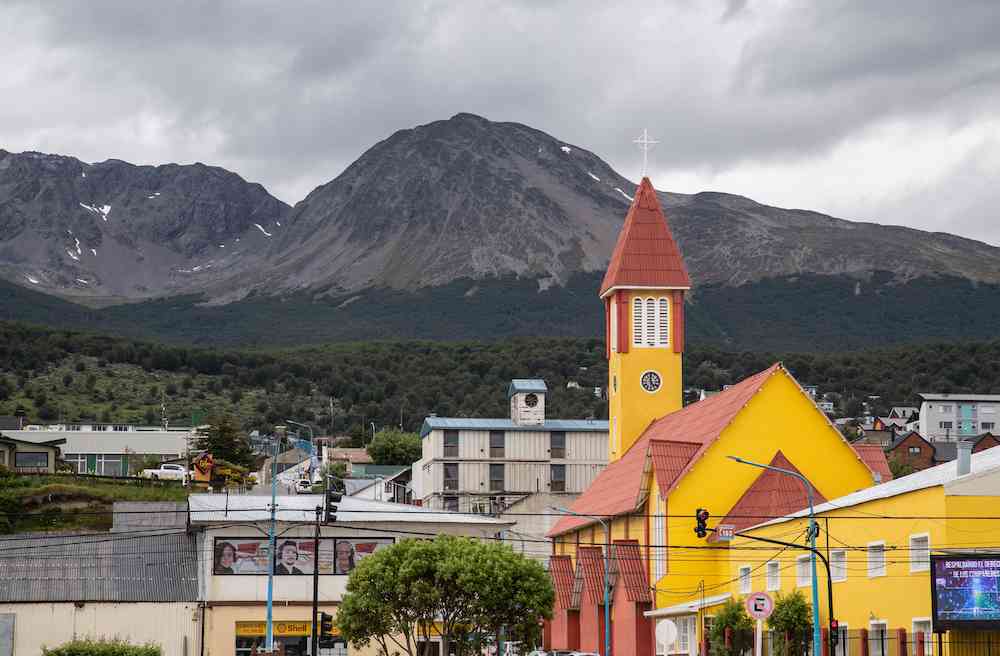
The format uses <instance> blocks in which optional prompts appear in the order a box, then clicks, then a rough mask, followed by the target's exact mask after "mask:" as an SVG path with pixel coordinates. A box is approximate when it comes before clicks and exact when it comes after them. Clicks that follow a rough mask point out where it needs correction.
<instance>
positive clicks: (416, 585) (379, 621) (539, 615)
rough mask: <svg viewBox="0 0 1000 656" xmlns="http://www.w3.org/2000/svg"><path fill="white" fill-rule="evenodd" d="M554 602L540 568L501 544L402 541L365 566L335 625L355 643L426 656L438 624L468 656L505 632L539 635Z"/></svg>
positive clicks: (455, 539)
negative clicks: (431, 637)
mask: <svg viewBox="0 0 1000 656" xmlns="http://www.w3.org/2000/svg"><path fill="white" fill-rule="evenodd" d="M554 598H555V593H554V592H553V590H552V584H551V582H550V580H549V577H548V576H547V575H546V573H545V570H544V569H543V568H542V566H541V564H539V563H538V562H537V561H534V560H531V559H528V558H525V557H524V556H522V555H520V554H516V553H514V551H513V550H512V549H511V548H510V547H508V546H506V545H503V544H499V543H490V544H484V543H482V542H479V541H477V540H473V539H470V538H462V537H453V536H447V535H440V536H438V537H437V538H435V539H434V540H403V541H401V542H398V543H397V544H395V545H393V546H391V547H389V548H387V549H383V550H381V551H377V552H375V553H374V554H373V555H371V556H368V557H367V558H365V559H364V560H362V561H361V562H360V564H358V566H357V567H356V568H355V569H354V571H353V572H352V573H351V576H350V578H349V579H348V581H347V594H346V595H345V596H344V599H343V601H342V602H341V606H340V609H339V611H338V612H337V626H338V628H339V629H340V631H341V634H342V635H343V636H344V637H345V638H346V639H347V640H348V641H349V642H351V643H352V644H356V645H358V646H361V647H364V646H367V645H368V644H370V643H372V642H374V643H375V644H376V645H377V646H378V647H379V649H380V651H381V653H385V654H392V653H401V654H407V655H408V656H421V655H422V654H423V653H425V651H426V653H429V649H427V646H428V645H429V644H430V643H429V641H428V638H429V637H430V636H431V635H432V631H433V628H434V627H435V625H436V624H437V625H438V626H440V629H441V636H442V638H443V641H444V642H445V644H451V643H453V644H454V645H455V649H456V652H457V654H458V656H465V655H468V654H474V653H475V654H478V653H481V652H482V649H483V647H485V646H486V645H488V644H491V643H493V642H494V641H495V640H496V639H497V634H498V633H499V631H500V629H501V627H504V628H505V629H506V631H507V632H508V635H516V636H519V637H520V636H528V637H532V636H537V631H538V623H539V621H540V620H542V619H548V618H551V617H552V604H553V601H554ZM421 643H422V644H423V645H425V647H424V649H421V647H420V644H421Z"/></svg>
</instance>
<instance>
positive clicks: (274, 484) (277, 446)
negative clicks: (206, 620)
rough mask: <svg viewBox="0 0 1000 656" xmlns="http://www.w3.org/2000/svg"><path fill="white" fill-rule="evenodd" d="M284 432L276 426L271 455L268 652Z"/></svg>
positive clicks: (268, 647) (271, 647)
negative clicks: (279, 454)
mask: <svg viewBox="0 0 1000 656" xmlns="http://www.w3.org/2000/svg"><path fill="white" fill-rule="evenodd" d="M284 434H285V427H284V426H275V427H274V453H273V454H272V455H271V524H270V526H268V529H267V545H268V547H267V560H268V564H267V629H266V631H265V632H264V645H265V649H266V650H267V653H268V654H273V653H274V556H275V542H276V534H277V510H278V453H280V452H281V438H282V436H283V435H284Z"/></svg>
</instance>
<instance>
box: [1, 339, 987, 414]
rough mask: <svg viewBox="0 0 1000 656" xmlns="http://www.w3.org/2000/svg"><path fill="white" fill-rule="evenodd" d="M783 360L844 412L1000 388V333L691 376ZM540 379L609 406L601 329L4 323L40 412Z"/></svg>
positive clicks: (264, 410) (564, 393)
mask: <svg viewBox="0 0 1000 656" xmlns="http://www.w3.org/2000/svg"><path fill="white" fill-rule="evenodd" d="M776 360H782V361H784V362H785V364H786V366H787V367H788V368H789V369H790V370H791V371H792V373H793V374H794V375H795V376H796V377H797V378H798V379H799V381H800V382H802V383H810V384H814V385H818V386H819V387H820V390H821V391H822V392H833V393H837V394H839V395H841V397H842V400H841V404H840V408H841V409H842V410H848V409H851V410H856V408H857V404H858V403H859V401H860V400H862V399H864V398H866V397H868V396H878V397H880V399H879V401H878V404H880V405H881V406H883V407H884V406H888V405H894V404H911V403H915V402H916V396H915V394H916V393H917V392H920V391H935V392H954V391H974V392H980V393H985V392H994V393H995V392H998V391H1000V340H993V341H988V342H976V343H972V342H970V343H958V344H928V345H922V346H907V347H899V348H893V349H884V350H870V351H859V352H850V353H822V354H803V353H785V354H776V353H766V352H750V351H743V352H729V351H725V350H721V349H719V348H716V347H705V346H698V345H691V346H690V347H689V348H688V350H687V354H686V357H685V374H684V375H685V386H686V387H689V388H690V387H699V388H707V389H718V388H720V387H721V386H722V385H724V384H727V383H733V382H736V381H738V380H740V379H741V378H743V377H745V376H747V375H748V374H750V373H753V372H755V371H759V370H761V369H763V368H765V367H767V366H768V365H769V364H771V363H772V362H774V361H776ZM529 376H530V377H540V378H544V379H545V380H546V381H547V383H548V385H549V388H550V390H551V393H550V396H549V401H548V403H547V411H548V414H549V416H552V417H565V418H584V417H590V416H594V417H604V416H606V404H605V402H604V401H603V400H602V399H600V398H597V397H595V395H594V392H593V388H594V387H601V388H603V387H604V386H605V384H606V383H605V381H606V377H607V366H606V362H605V359H604V345H603V343H602V341H601V340H598V339H586V338H551V339H542V338H533V339H532V338H516V339H510V340H505V341H501V342H492V343H477V342H460V343H440V342H420V341H409V342H399V341H395V342H367V343H344V344H335V345H329V346H322V347H308V348H302V349H291V350H270V351H252V350H212V349H200V348H189V347H177V346H164V345H160V344H155V343H151V342H140V341H134V340H129V339H124V338H115V337H107V336H100V335H94V334H89V333H76V332H66V331H57V330H50V329H43V328H37V327H32V326H25V325H22V324H15V323H0V414H14V413H15V412H16V411H17V410H18V409H20V410H22V411H23V412H24V413H26V415H27V417H28V418H29V419H30V420H31V421H47V422H54V421H60V420H62V421H75V420H78V419H96V420H99V421H105V422H128V423H158V421H159V418H160V407H161V403H163V404H164V405H165V406H166V409H167V414H168V416H169V418H170V420H171V423H173V424H184V425H186V424H189V423H190V422H191V421H192V420H195V421H198V420H200V418H203V417H205V416H207V415H209V414H211V413H215V412H230V413H235V414H238V415H239V417H240V418H241V420H242V422H243V423H244V425H245V426H246V427H247V428H267V427H268V426H269V425H272V424H274V423H278V422H282V421H284V420H285V419H296V420H298V421H308V422H310V423H313V424H314V425H316V426H317V428H318V430H319V432H321V433H327V432H330V431H331V430H332V431H335V432H345V431H354V432H360V431H361V430H362V427H369V425H370V422H372V421H374V422H375V423H376V425H377V426H379V427H381V426H387V425H398V424H399V423H400V421H401V418H402V423H403V425H404V427H405V428H407V429H410V430H415V429H417V428H418V427H419V426H420V423H421V422H422V420H423V418H424V417H425V416H426V415H428V414H429V413H432V412H435V413H437V414H438V415H452V416H456V415H457V416H506V414H507V413H508V411H509V409H508V406H507V399H506V385H507V383H508V382H509V381H510V379H511V378H514V377H529ZM570 382H575V383H577V384H578V385H579V386H580V387H579V388H575V387H574V388H567V383H570ZM331 400H332V407H333V414H332V417H331V413H330V408H331Z"/></svg>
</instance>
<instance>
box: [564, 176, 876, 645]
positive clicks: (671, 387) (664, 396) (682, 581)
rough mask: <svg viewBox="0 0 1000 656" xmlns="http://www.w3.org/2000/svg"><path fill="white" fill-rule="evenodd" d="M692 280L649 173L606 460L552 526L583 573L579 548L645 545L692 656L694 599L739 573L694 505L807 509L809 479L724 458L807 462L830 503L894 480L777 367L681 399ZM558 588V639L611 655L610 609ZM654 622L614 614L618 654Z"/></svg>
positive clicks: (628, 235)
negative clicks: (607, 635)
mask: <svg viewBox="0 0 1000 656" xmlns="http://www.w3.org/2000/svg"><path fill="white" fill-rule="evenodd" d="M688 286H689V283H688V282H687V273H686V272H685V270H684V265H683V262H682V261H681V259H680V255H679V252H678V249H677V246H676V244H675V243H674V241H673V238H672V237H671V235H670V230H669V228H668V227H667V223H666V218H665V217H664V215H663V212H662V209H661V208H660V204H659V201H658V199H657V197H656V192H655V191H654V190H653V187H652V185H651V184H650V182H649V180H648V179H644V180H643V181H642V184H641V185H640V187H639V189H638V191H637V192H636V196H635V200H634V201H633V203H632V207H631V208H630V209H629V213H628V216H627V217H626V219H625V224H624V226H623V228H622V233H621V236H620V237H619V241H618V244H617V246H616V248H615V251H614V254H613V256H612V259H611V263H610V265H609V269H608V273H607V275H606V276H605V279H604V283H603V285H602V289H601V295H602V297H603V298H604V300H605V307H606V309H607V320H606V330H607V338H608V344H609V348H608V354H607V355H608V358H609V459H610V464H609V466H608V468H607V469H606V470H605V471H604V472H602V473H601V474H600V475H599V476H598V477H597V479H596V480H595V481H594V483H593V484H592V485H591V486H590V488H588V489H587V491H586V492H584V493H583V494H582V495H581V496H580V498H579V499H578V500H577V501H576V502H575V503H574V504H573V505H572V507H571V509H570V510H571V511H572V512H573V513H575V515H573V516H567V517H564V518H563V519H562V520H560V522H559V523H557V524H556V526H555V527H554V528H553V529H552V531H551V532H550V533H549V535H550V537H551V538H552V539H553V555H554V556H555V557H557V558H569V559H571V560H572V561H573V563H576V572H577V574H576V576H577V578H578V579H579V578H580V577H582V576H583V575H584V572H583V571H582V570H581V568H580V567H579V563H578V562H577V559H576V554H577V549H578V548H579V547H581V546H591V545H597V546H602V547H603V546H605V545H606V543H613V544H618V543H621V545H622V546H625V543H626V542H630V541H634V542H637V543H638V544H639V545H640V547H641V553H642V554H643V557H644V559H645V568H646V570H647V571H648V576H649V582H650V587H651V588H652V589H653V590H654V592H655V594H654V595H653V598H652V602H651V603H650V609H649V610H648V614H647V616H648V617H656V616H659V615H663V614H664V613H665V612H666V611H665V610H664V609H666V610H667V611H669V612H667V613H666V614H672V615H675V616H677V618H678V620H679V622H678V624H679V626H680V627H681V629H682V640H683V644H684V645H685V649H687V650H688V651H684V650H678V652H677V653H691V654H694V653H696V650H695V646H696V645H697V644H698V640H699V639H700V637H701V634H700V630H699V629H698V627H697V626H696V623H695V621H694V620H695V616H696V615H695V613H694V612H690V611H689V605H690V604H691V603H694V602H697V603H699V604H702V603H707V602H708V600H710V599H711V598H713V597H719V596H720V595H722V594H723V593H728V591H729V586H730V582H729V579H730V578H731V574H730V559H729V555H728V550H726V549H725V548H712V547H713V546H716V545H714V544H713V543H712V542H710V541H709V540H708V539H707V538H699V537H697V536H696V535H695V534H694V532H693V530H692V529H693V527H694V519H693V516H694V514H695V511H696V509H698V508H707V509H709V510H710V511H711V512H712V513H714V514H716V515H727V514H729V513H730V511H731V509H733V508H735V507H736V506H737V504H740V503H741V502H742V506H741V507H744V508H745V507H747V504H750V505H751V506H753V509H754V512H753V513H743V514H744V515H754V517H753V518H750V517H746V516H733V517H730V518H729V520H727V521H728V523H732V524H735V525H736V526H737V528H743V527H746V526H749V525H751V524H754V523H758V522H759V521H760V520H761V519H763V518H771V517H780V516H783V515H785V514H787V513H789V512H793V511H796V510H799V509H801V508H803V507H805V506H806V498H805V494H804V492H803V490H802V488H801V487H799V486H797V485H788V484H786V483H785V482H784V481H780V482H777V483H775V482H773V481H772V480H771V478H770V477H763V478H762V477H760V476H759V474H760V470H758V469H754V468H751V467H747V466H743V465H738V464H736V463H734V462H733V461H731V460H729V459H728V456H730V455H736V456H741V457H743V458H746V459H748V460H753V461H756V462H760V463H764V464H768V463H775V464H780V465H781V466H783V467H787V468H791V469H794V470H797V471H798V472H800V473H802V474H803V475H804V476H806V477H807V478H808V479H809V480H810V481H812V482H813V485H814V487H815V488H816V490H817V498H818V499H821V500H825V499H828V498H834V497H839V496H842V495H845V494H849V493H851V492H855V491H858V490H863V489H865V488H868V487H870V486H871V485H872V484H873V483H874V482H876V474H875V472H874V471H873V468H874V469H875V470H877V471H878V475H879V476H881V477H882V480H885V479H886V478H888V468H887V466H886V464H885V457H884V455H882V453H881V450H875V451H874V452H872V451H864V452H861V453H859V452H858V451H856V450H855V449H853V448H852V446H851V445H850V444H848V443H847V441H846V440H845V439H844V437H843V436H842V435H841V434H840V432H839V431H837V430H836V428H835V427H834V426H833V425H832V424H831V423H830V421H829V420H828V419H827V417H826V415H825V414H824V413H822V412H821V411H820V410H819V409H818V408H817V407H816V405H815V403H814V402H813V400H812V399H811V398H810V397H809V396H808V395H807V394H806V393H805V392H804V391H803V390H802V388H801V387H800V386H799V385H798V383H797V382H796V381H795V380H794V378H792V376H791V375H790V374H789V373H788V371H786V370H785V369H784V367H782V366H781V365H780V364H775V365H773V366H771V367H769V368H768V369H766V370H764V371H762V372H759V373H757V374H755V375H753V376H751V377H749V378H747V379H745V380H743V381H741V382H739V383H737V384H735V385H732V386H730V387H729V388H728V389H726V390H725V391H723V392H721V393H719V394H717V395H714V396H712V397H710V398H708V399H706V400H704V401H701V402H699V403H696V404H693V405H690V406H688V407H685V408H682V399H681V361H682V355H683V345H684V338H683V334H684V327H683V320H684V318H683V302H684V301H683V299H684V293H685V290H686V289H687V287H688ZM640 301H641V305H640ZM866 459H867V460H868V461H866ZM793 480H794V479H793ZM602 523H603V524H607V525H608V526H609V527H610V536H607V537H606V536H605V533H604V529H603V527H602ZM555 582H556V585H557V587H558V586H560V585H563V586H565V585H566V582H565V581H563V582H560V581H559V580H556V581H555ZM578 587H579V586H577V588H578ZM557 596H558V594H557ZM559 598H560V599H564V600H570V601H568V602H566V603H568V604H570V607H561V608H560V607H557V618H556V620H555V621H554V623H553V634H552V640H551V646H552V647H553V648H563V649H574V648H579V649H582V650H584V651H600V652H601V653H603V651H604V649H603V637H602V636H603V620H602V618H601V617H600V614H599V613H598V614H597V615H596V617H595V616H594V615H595V611H594V610H593V609H592V608H590V607H588V608H586V609H584V608H581V607H580V606H579V603H578V601H577V600H578V599H579V594H575V595H573V594H568V593H567V594H563V595H562V596H561V597H559ZM561 603H562V602H561ZM715 603H719V601H716V602H715ZM573 604H576V606H577V607H575V608H574V607H572V605H573ZM563 605H564V606H565V604H563ZM670 609H673V610H670ZM677 609H680V611H682V612H674V611H675V610H677ZM615 611H616V612H617V611H618V609H617V608H616V609H615ZM576 618H578V619H576ZM574 622H577V623H578V628H575V627H574ZM595 622H596V623H597V625H595ZM626 625H627V627H626ZM650 626H651V625H650ZM650 626H643V625H641V624H640V625H637V626H633V624H632V623H631V621H626V620H625V619H624V618H622V620H621V621H617V620H614V619H613V620H612V634H613V643H614V645H615V646H616V648H615V649H614V651H615V652H616V653H623V650H625V652H628V653H636V654H643V653H648V652H647V651H644V650H646V649H647V647H646V646H644V642H643V640H644V638H643V636H642V635H641V634H642V633H643V632H645V631H647V630H651V629H650ZM636 633H638V634H639V635H638V636H635V635H630V634H636ZM574 637H575V638H576V642H577V643H578V644H573V643H574ZM637 637H638V639H636V638H637Z"/></svg>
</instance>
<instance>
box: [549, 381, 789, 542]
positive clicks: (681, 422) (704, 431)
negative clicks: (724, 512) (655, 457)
mask: <svg viewBox="0 0 1000 656" xmlns="http://www.w3.org/2000/svg"><path fill="white" fill-rule="evenodd" d="M780 368H781V365H780V364H774V365H772V366H770V367H768V368H767V369H765V370H764V371H761V372H760V373H757V374H754V375H753V376H750V377H749V378H746V379H744V380H742V381H740V382H739V383H736V384H735V385H732V386H730V387H729V388H728V389H726V390H724V391H722V392H720V393H719V394H716V395H715V396H713V397H710V398H707V399H705V400H704V401H698V402H697V403H692V404H691V405H689V406H687V407H685V408H682V409H680V410H678V411H676V412H673V413H671V414H669V415H667V416H665V417H663V418H662V419H658V420H656V421H654V422H653V423H652V424H650V426H649V428H647V429H646V431H645V432H644V433H643V435H642V437H641V438H639V440H638V441H636V443H635V444H633V445H632V447H631V448H630V449H629V450H628V451H627V452H626V453H625V455H624V456H622V457H621V458H620V459H618V460H616V461H615V462H613V463H611V464H610V465H608V467H607V468H606V469H605V470H604V471H602V472H601V473H600V474H598V476H597V478H595V479H594V482H593V483H591V484H590V487H588V488H587V489H586V490H585V491H584V492H583V494H581V495H580V497H579V498H578V499H577V500H576V501H575V502H573V505H572V506H570V509H571V510H573V512H577V513H580V514H583V515H599V516H615V515H621V514H624V513H628V512H632V511H633V510H635V509H636V507H637V505H638V503H639V502H640V501H641V496H640V495H641V493H642V485H643V482H644V481H643V473H644V472H645V471H646V458H647V455H648V453H649V447H650V443H651V442H652V441H654V440H659V441H665V442H680V443H690V444H695V445H698V449H697V450H696V452H695V454H694V455H693V456H692V457H691V458H690V459H689V460H688V461H687V463H686V464H685V465H683V468H682V469H681V471H680V472H677V473H676V474H675V475H672V476H673V477H672V478H670V480H671V484H670V486H669V488H668V492H669V490H670V489H673V487H674V486H675V485H676V484H677V482H678V480H679V478H680V476H681V475H683V473H684V472H685V471H686V470H687V468H689V467H691V466H692V464H693V463H694V462H695V461H696V460H697V458H698V456H699V455H701V453H703V452H704V451H705V449H706V448H707V447H708V446H709V445H710V444H712V443H713V442H714V441H715V440H716V439H718V437H719V435H720V434H721V433H722V431H723V429H725V427H726V426H728V425H729V424H730V422H731V421H732V420H733V418H734V417H735V416H736V414H737V413H738V412H739V411H740V410H742V409H743V406H745V405H746V404H747V402H748V401H749V400H750V398H751V397H753V395H754V394H756V393H757V391H758V390H759V389H760V388H761V386H762V385H763V384H764V382H765V381H767V379H768V378H770V377H771V375H772V374H774V373H775V372H776V371H778V370H779V369H780ZM658 448H659V447H658ZM663 464H664V466H665V467H666V468H665V470H664V471H665V472H667V471H670V470H671V468H672V467H673V464H669V466H668V463H666V462H664V463H663ZM668 477H669V476H667V475H665V476H664V478H665V479H666V478H668ZM592 523H594V520H593V519H589V518H586V517H575V516H572V515H567V516H565V517H563V518H561V519H560V520H559V521H558V522H557V523H556V525H555V526H554V527H553V528H552V530H551V531H550V532H549V535H550V536H553V535H559V534H561V533H565V532H567V531H571V530H573V529H576V528H579V527H581V526H587V525H588V524H592Z"/></svg>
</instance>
